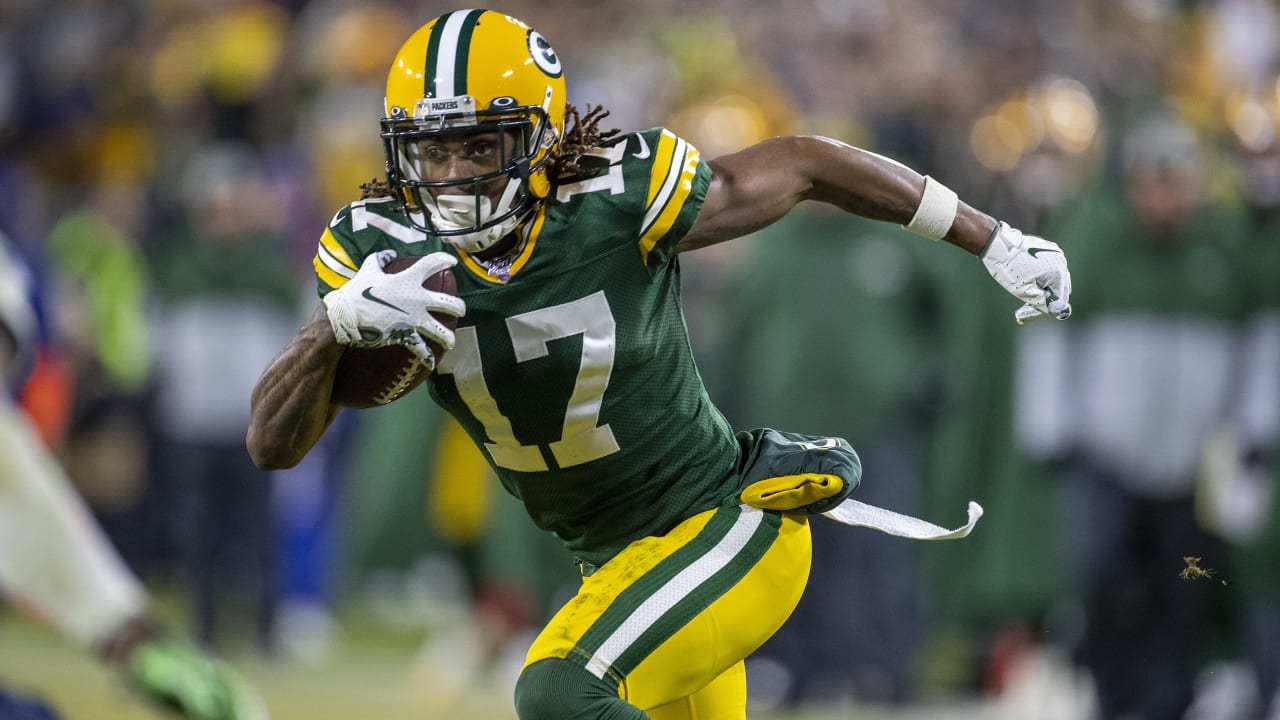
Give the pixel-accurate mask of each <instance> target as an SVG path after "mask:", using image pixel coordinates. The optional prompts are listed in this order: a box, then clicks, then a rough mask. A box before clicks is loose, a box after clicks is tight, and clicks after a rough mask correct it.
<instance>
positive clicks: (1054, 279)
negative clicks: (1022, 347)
mask: <svg viewBox="0 0 1280 720" xmlns="http://www.w3.org/2000/svg"><path fill="white" fill-rule="evenodd" d="M981 258H982V264H983V265H985V266H986V268H987V272H989V273H991V277H992V278H994V279H995V281H996V282H998V283H1000V286H1001V287H1003V288H1004V289H1005V290H1008V291H1009V293H1010V294H1011V295H1013V296H1014V297H1016V298H1018V299H1019V300H1021V301H1022V302H1023V303H1024V305H1023V306H1022V307H1020V308H1018V310H1017V311H1015V312H1014V314H1013V316H1014V319H1015V320H1017V321H1018V324H1019V325H1022V324H1025V323H1028V322H1032V321H1034V320H1039V319H1041V318H1044V317H1055V318H1057V319H1059V320H1066V319H1067V318H1069V317H1071V272H1070V271H1069V270H1067V258H1066V256H1065V255H1063V254H1062V248H1060V247H1058V244H1057V243H1054V242H1050V241H1048V240H1045V239H1044V238H1042V237H1037V236H1035V235H1027V234H1024V233H1023V232H1022V231H1021V230H1018V229H1017V228H1014V227H1012V226H1010V225H1009V224H1008V223H1006V222H998V223H996V227H995V230H993V231H992V233H991V239H990V240H988V241H987V248H986V250H984V251H983V252H982V255H981Z"/></svg>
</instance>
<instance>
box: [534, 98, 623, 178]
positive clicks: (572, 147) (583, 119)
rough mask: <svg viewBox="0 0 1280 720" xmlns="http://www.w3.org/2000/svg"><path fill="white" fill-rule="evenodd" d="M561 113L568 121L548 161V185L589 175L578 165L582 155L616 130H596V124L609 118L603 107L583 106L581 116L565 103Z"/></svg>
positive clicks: (570, 105)
mask: <svg viewBox="0 0 1280 720" xmlns="http://www.w3.org/2000/svg"><path fill="white" fill-rule="evenodd" d="M564 114H565V117H566V118H568V122H567V123H566V125H567V127H568V129H566V130H565V133H564V139H563V140H561V141H560V147H559V148H558V149H557V150H556V152H555V154H553V155H552V156H551V158H550V159H549V161H548V165H549V167H548V169H547V176H548V177H550V178H551V180H552V182H562V181H565V180H570V179H573V178H577V177H580V176H583V175H588V174H590V172H589V171H588V170H587V169H586V168H583V167H582V166H581V165H580V164H579V161H580V160H581V159H582V156H583V155H585V154H587V153H588V152H590V151H591V150H594V149H595V148H598V147H600V146H601V145H603V144H604V143H605V142H607V141H608V140H610V139H612V138H613V137H614V136H615V135H617V134H618V128H613V129H611V130H604V131H601V130H600V121H601V120H604V119H605V118H607V117H609V110H608V109H606V108H605V107H604V106H603V105H596V106H595V107H592V106H591V104H590V103H587V114H586V115H581V114H579V112H578V108H577V107H576V106H574V105H573V104H572V103H568V104H566V105H565V110H564Z"/></svg>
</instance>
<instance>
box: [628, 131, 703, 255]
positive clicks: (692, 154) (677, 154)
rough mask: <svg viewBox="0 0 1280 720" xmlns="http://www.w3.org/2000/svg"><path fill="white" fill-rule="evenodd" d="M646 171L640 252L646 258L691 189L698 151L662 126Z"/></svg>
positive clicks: (678, 212) (668, 226)
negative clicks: (645, 197) (646, 193)
mask: <svg viewBox="0 0 1280 720" xmlns="http://www.w3.org/2000/svg"><path fill="white" fill-rule="evenodd" d="M654 160H655V162H654V164H653V168H652V169H651V170H650V173H649V197H648V203H647V204H646V205H645V213H644V220H643V222H642V223H641V226H640V227H641V230H640V254H641V256H643V257H644V260H645V262H648V260H649V253H650V252H652V251H653V248H654V246H655V245H657V243H658V241H659V240H661V239H662V236H664V235H666V234H667V231H669V230H670V229H671V226H672V225H674V224H675V222H676V218H677V217H679V215H680V210H681V209H682V208H683V207H684V203H685V201H686V200H688V199H689V195H690V193H692V192H693V179H694V177H695V176H696V175H697V172H698V163H699V162H700V161H701V155H700V154H699V153H698V150H697V148H695V147H693V146H692V145H690V144H689V143H688V142H686V141H684V140H682V139H680V138H678V137H676V136H675V135H674V134H672V133H671V131H669V130H663V131H662V136H661V137H660V138H659V139H658V149H657V151H656V153H655V158H654Z"/></svg>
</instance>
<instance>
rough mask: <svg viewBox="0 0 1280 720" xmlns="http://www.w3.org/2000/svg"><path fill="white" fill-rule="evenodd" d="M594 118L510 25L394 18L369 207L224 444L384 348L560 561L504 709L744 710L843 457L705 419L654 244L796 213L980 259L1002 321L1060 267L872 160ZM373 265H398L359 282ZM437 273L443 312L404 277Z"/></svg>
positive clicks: (321, 394)
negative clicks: (758, 651) (1012, 304)
mask: <svg viewBox="0 0 1280 720" xmlns="http://www.w3.org/2000/svg"><path fill="white" fill-rule="evenodd" d="M601 116H602V113H600V112H599V111H598V110H597V111H594V112H588V113H586V114H585V115H581V116H580V115H579V114H578V113H577V111H576V110H575V109H573V108H571V107H567V105H566V99H565V73H564V67H563V66H562V65H561V61H560V58H559V56H558V55H557V54H556V52H555V51H554V50H553V49H552V46H551V45H550V44H549V43H548V41H547V39H546V38H544V37H543V36H542V35H541V34H540V33H539V32H538V31H537V30H535V29H533V28H531V27H529V26H528V25H526V24H525V23H523V22H521V21H519V20H517V19H515V18H512V17H508V16H506V15H503V14H501V13H498V12H493V11H486V10H459V11H455V12H450V13H447V14H445V15H442V16H440V17H438V18H436V19H434V20H432V21H431V22H429V23H427V24H426V25H424V26H423V27H421V28H420V29H418V30H417V31H416V32H415V33H414V34H413V35H412V36H411V37H410V38H409V39H408V40H407V41H406V42H405V43H404V45H403V47H402V48H401V49H400V52H399V54H398V55H397V56H396V58H395V60H394V62H393V64H392V67H391V72H390V75H389V77H388V79H387V91H386V106H385V114H384V117H383V119H382V139H383V143H384V146H385V151H386V161H387V181H386V184H385V187H384V188H375V191H376V190H385V194H383V195H382V196H377V195H378V193H377V192H375V193H374V196H372V197H367V198H365V199H362V200H360V201H358V202H354V203H352V204H350V205H348V206H346V207H344V208H342V209H341V210H339V211H338V213H337V215H336V216H334V218H333V220H332V221H331V222H330V223H329V226H328V227H326V228H325V229H324V231H323V232H322V234H321V237H320V242H319V248H318V250H317V253H316V257H315V269H316V274H317V277H318V283H319V294H320V295H321V297H322V298H323V303H322V307H321V308H320V309H318V310H317V313H316V315H315V317H314V319H313V320H312V321H311V322H310V323H309V324H307V325H306V326H305V327H304V328H303V329H302V330H301V331H300V332H299V334H298V336H297V337H296V338H295V340H294V341H293V342H292V343H291V344H290V345H289V346H287V347H286V348H285V350H284V351H283V352H282V353H281V354H280V356H279V357H278V358H277V360H276V361H274V362H273V363H272V364H271V365H270V366H269V367H268V368H267V370H266V372H265V373H264V374H263V376H262V378H261V380H260V382H259V384H258V386H257V387H256V388H255V391H254V394H253V401H252V406H253V409H252V417H251V420H250V426H249V430H248V437H247V443H248V447H249V451H250V453H251V455H252V456H253V458H254V460H255V462H257V463H258V464H259V465H261V466H262V467H265V468H282V467H289V466H292V465H294V464H296V463H297V462H299V461H300V460H301V459H302V457H303V456H304V455H305V454H306V452H307V451H308V449H309V448H310V447H311V446H312V445H313V443H315V442H316V440H317V439H318V438H319V437H320V436H321V435H322V434H323V432H324V430H325V428H326V427H327V425H328V423H329V422H330V421H331V420H332V419H333V418H334V416H335V414H336V413H337V412H339V410H340V408H339V406H337V405H335V404H333V403H332V402H331V399H330V388H331V386H332V384H333V379H334V375H335V368H336V365H337V362H338V359H339V357H340V356H341V355H342V353H343V352H344V351H346V349H347V348H360V347H379V346H383V345H388V344H400V345H404V346H406V347H408V348H409V349H410V350H411V351H413V352H415V353H416V354H417V355H418V356H419V357H420V358H422V360H423V361H424V362H427V363H429V364H433V365H434V367H435V373H434V375H433V378H432V382H431V383H430V392H431V395H432V397H433V398H434V399H435V401H436V402H437V403H439V404H440V405H441V406H442V407H444V408H445V409H446V410H448V411H449V412H450V413H451V414H452V415H453V416H454V417H456V418H457V419H458V421H459V422H460V423H461V424H462V425H463V427H465V428H466V430H467V432H468V433H469V434H470V436H471V438H472V440H473V441H474V442H475V443H476V444H477V445H478V446H479V447H480V448H481V449H482V450H483V451H484V453H485V456H486V458H487V460H488V462H489V463H490V465H491V466H492V467H493V469H494V471H495V472H496V473H497V475H498V477H499V479H500V480H501V482H502V484H503V485H504V487H505V488H506V489H507V490H508V491H509V492H511V493H512V494H513V495H515V496H516V497H518V498H520V499H521V500H522V501H523V503H524V505H525V508H526V509H527V511H528V513H529V515H530V516H531V517H532V519H533V521H534V522H535V523H536V524H537V525H538V526H539V527H541V528H543V529H545V530H547V531H550V532H553V533H555V534H556V535H557V536H558V537H559V538H560V539H561V540H562V541H563V542H564V544H565V545H566V546H567V547H568V548H569V550H570V551H572V552H573V553H574V555H575V556H576V557H577V559H578V562H579V565H580V567H581V570H582V584H581V586H580V589H579V591H578V593H577V595H576V596H575V597H574V598H572V599H571V600H570V601H569V602H568V603H567V604H565V605H564V607H563V608H561V609H560V611H559V612H558V613H557V614H556V615H555V617H554V618H553V619H551V620H550V622H549V623H548V624H547V625H546V627H545V628H544V629H543V631H542V632H541V634H540V635H539V636H538V638H537V639H536V641H535V642H534V643H533V646H532V647H531V649H530V650H529V653H528V656H527V659H526V664H525V667H524V669H523V671H522V674H521V677H520V679H519V682H518V684H517V687H516V698H515V701H516V706H517V710H518V713H519V716H520V717H521V718H522V720H551V719H553V718H554V719H555V720H562V719H563V718H569V717H572V718H581V719H582V720H587V719H588V718H590V719H599V720H604V719H606V718H608V719H611V720H622V719H628V720H635V719H639V718H652V719H653V720H668V719H676V718H685V719H690V718H704V719H705V718H716V719H717V720H724V719H729V718H744V717H745V714H746V710H745V706H746V681H745V671H744V663H743V659H744V658H745V657H747V655H748V654H750V653H751V652H752V651H753V650H754V649H755V648H757V647H758V646H759V645H760V644H761V643H763V642H764V640H765V639H766V638H768V637H769V636H770V635H771V634H772V633H773V632H775V631H776V630H777V629H778V628H779V627H780V626H781V625H782V623H783V621H784V620H786V618H787V615H788V614H789V613H790V612H791V610H792V608H793V607H794V606H795V604H796V602H797V600H798V599H799V597H800V594H801V592H802V590H803V588H804V585H805V582H806V578H807V575H808V571H809V560H810V538H809V530H808V525H807V517H808V514H809V513H814V512H827V511H829V510H832V509H833V508H835V507H836V506H837V505H841V504H843V502H844V500H845V498H846V497H847V496H848V495H849V493H851V492H852V491H853V489H854V488H855V487H856V486H857V484H858V482H859V480H860V475H861V470H860V465H859V462H858V459H857V455H856V454H855V453H854V452H853V450H852V448H850V447H849V445H848V443H847V442H845V441H843V440H841V439H839V438H823V437H807V436H801V435H796V434H792V433H782V432H777V431H774V430H767V429H761V430H756V431H751V432H738V433H735V431H734V429H733V428H731V427H730V426H729V425H728V423H727V422H726V421H725V419H724V417H723V416H722V415H721V414H720V412H719V411H718V410H717V409H716V408H715V406H714V405H713V404H712V403H711V400H710V398H709V397H708V395H707V392H706V389H705V388H704V386H703V383H702V380H701V378H700V377H699V375H698V370H697V368H696V366H695V364H694V358H693V356H692V354H691V351H690V346H689V340H688V337H687V335H686V329H685V324H684V321H683V317H682V310H681V300H680V264H679V262H678V256H679V254H680V253H682V252H686V251H690V250H696V249H698V248H701V247H705V246H707V245H711V244H714V243H719V242H723V241H726V240H730V239H733V238H737V237H740V236H743V235H746V234H749V233H751V232H753V231H755V230H758V229H760V228H762V227H764V226H766V225H768V224H769V223H771V222H773V221H774V220H777V219H778V218H779V217H781V216H782V215H783V214H784V213H786V212H787V211H788V210H789V209H790V208H791V207H793V206H794V205H796V204H797V203H799V202H801V201H804V200H815V201H819V202H824V203H830V204H833V205H836V206H838V207H840V208H843V209H845V210H847V211H849V212H851V213H855V214H858V215H862V216H865V217H869V218H873V219H877V220H882V221H887V222H892V223H898V224H902V225H905V226H906V227H907V229H909V230H911V231H913V232H915V233H917V234H920V235H923V236H925V237H927V238H929V239H931V240H946V241H947V242H948V243H950V244H953V245H956V246H958V247H959V248H961V249H963V250H965V251H968V252H970V253H972V254H973V255H975V256H978V257H980V258H981V262H982V263H983V264H984V265H985V266H986V268H987V270H988V271H989V272H990V274H991V275H992V276H993V277H994V278H995V280H996V281H997V282H999V283H1000V284H1001V285H1002V286H1003V287H1005V288H1006V289H1007V290H1008V291H1009V292H1011V293H1012V294H1013V295H1014V296H1015V297H1017V298H1018V299H1019V300H1021V301H1022V303H1023V305H1022V307H1021V308H1020V309H1018V310H1017V311H1016V317H1017V319H1018V320H1019V321H1026V320H1030V319H1036V318H1039V317H1045V316H1052V317H1057V318H1065V317H1067V316H1068V315H1069V314H1070V304H1069V299H1070V293H1071V283H1070V277H1069V274H1068V271H1067V266H1066V261H1065V259H1064V258H1063V255H1062V252H1061V250H1060V249H1059V248H1058V246H1057V245H1055V244H1054V243H1052V242H1049V241H1046V240H1043V239H1040V238H1037V237H1033V236H1030V235H1025V234H1023V233H1022V232H1019V231H1018V230H1016V229H1014V228H1012V227H1010V226H1008V225H1007V224H1005V223H1003V222H997V221H996V220H994V219H993V218H991V217H990V216H988V215H986V214H984V213H982V212H980V211H978V210H976V209H974V208H972V207H970V206H968V205H966V204H965V203H962V202H960V201H959V200H958V198H957V196H956V194H955V193H954V192H952V191H951V190H949V189H948V188H947V187H946V186H944V185H943V184H942V183H940V182H938V181H937V180H935V179H933V178H929V177H923V176H921V175H919V174H917V173H916V172H915V171H913V170H911V169H909V168H907V167H904V166H903V165H900V164H898V163H896V162H893V161H891V160H888V159H886V158H884V157H881V156H879V155H876V154H874V153H870V152H866V151H864V150H860V149H857V148H854V147H851V146H849V145H846V144H844V143H841V142H837V141H835V140H830V139H826V138H820V137H782V138H775V139H772V140H767V141H765V142H762V143H760V144H758V145H755V146H752V147H748V148H746V149H744V150H741V151H739V152H735V153H732V154H729V155H726V156H724V157H719V158H715V159H710V160H708V159H705V158H703V157H702V156H701V155H700V154H699V153H698V150H697V149H696V148H695V147H694V146H693V145H691V144H690V143H689V142H687V141H685V140H684V139H682V138H680V137H678V136H677V135H675V134H674V133H672V132H670V131H669V130H666V129H663V128H654V129H650V130H644V131H640V132H630V133H625V134H614V133H613V132H606V133H601V132H600V131H599V130H598V122H599V119H600V117H601ZM397 255H420V256H425V257H424V259H423V260H422V261H420V262H418V263H417V264H416V265H414V266H413V267H412V268H411V269H410V270H406V271H403V272H400V273H396V274H387V273H384V272H383V271H382V266H383V265H384V264H386V263H387V262H388V261H389V260H390V258H392V257H395V256H397ZM446 267H452V268H453V272H454V273H455V274H456V276H457V285H458V296H457V297H454V296H449V295H444V294H441V293H435V292H431V291H427V290H424V289H422V288H421V283H422V281H423V279H424V278H425V277H427V276H428V275H430V274H431V273H434V272H436V271H439V270H441V269H443V268H446ZM801 290H802V291H805V289H801ZM788 291H790V290H788ZM431 312H437V313H447V314H451V315H455V316H459V317H460V318H461V319H460V321H459V323H458V327H457V330H456V331H454V332H450V331H449V330H447V329H446V328H444V327H442V326H441V325H440V323H438V322H437V321H436V320H434V319H432V317H431V314H430V313H431ZM427 340H430V341H434V342H436V343H439V344H440V345H441V346H442V347H444V348H447V352H445V353H444V354H443V356H442V357H434V356H433V354H432V353H431V351H430V349H429V348H428V347H427V342H426V341H427Z"/></svg>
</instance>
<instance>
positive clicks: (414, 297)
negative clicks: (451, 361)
mask: <svg viewBox="0 0 1280 720" xmlns="http://www.w3.org/2000/svg"><path fill="white" fill-rule="evenodd" d="M395 257H396V253H395V251H394V250H383V251H381V252H377V253H373V254H372V255H369V256H368V257H366V258H365V259H364V262H363V263H361V265H360V270H359V271H358V272H356V274H355V275H354V276H353V277H352V278H351V279H350V280H348V281H347V283H346V284H345V285H343V286H342V287H340V288H338V289H336V290H333V291H332V292H330V293H329V294H328V295H325V296H324V306H325V311H326V312H327V313H328V315H329V325H330V326H331V327H332V328H333V336H334V337H335V338H337V340H338V343H339V344H342V345H348V346H350V347H362V348H376V347H386V346H388V345H403V346H404V347H405V348H407V349H408V350H409V351H410V352H412V353H413V354H414V355H416V356H418V358H419V359H420V360H422V361H423V362H424V363H426V364H427V365H429V366H431V367H433V368H434V367H435V356H434V354H433V353H432V352H431V348H430V347H428V346H427V342H426V341H427V340H432V341H435V342H436V343H439V345H440V346H441V347H443V348H444V349H445V350H449V349H452V348H453V341H454V340H453V331H452V330H450V329H448V328H446V327H445V326H444V325H441V324H440V322H439V321H438V320H436V319H435V318H433V317H431V313H433V312H439V313H444V314H446V315H453V316H455V317H461V316H462V315H463V313H465V312H466V304H465V303H463V301H462V299H461V298H458V297H454V296H452V295H447V294H445V293H441V292H434V291H432V290H427V289H426V288H424V287H422V283H423V281H425V280H426V278H427V277H429V276H431V275H434V274H435V273H437V272H439V271H441V270H443V269H445V268H448V267H453V266H454V265H456V264H457V262H458V260H457V258H455V257H454V256H452V255H450V254H449V253H444V252H436V253H431V254H430V255H427V256H425V257H423V258H422V259H421V260H419V261H418V262H416V263H414V264H413V265H412V266H410V267H409V268H407V269H405V270H403V271H401V272H398V273H387V272H384V271H383V269H382V268H383V267H385V266H386V264H387V263H389V262H391V261H392V260H393V259H394V258H395Z"/></svg>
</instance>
